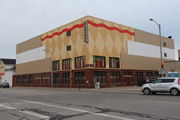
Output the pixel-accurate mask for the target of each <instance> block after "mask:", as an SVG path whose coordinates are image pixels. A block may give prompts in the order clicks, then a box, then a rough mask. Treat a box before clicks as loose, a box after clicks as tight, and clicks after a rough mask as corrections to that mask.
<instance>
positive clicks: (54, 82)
mask: <svg viewBox="0 0 180 120" xmlns="http://www.w3.org/2000/svg"><path fill="white" fill-rule="evenodd" d="M59 81H60V79H59V74H53V84H54V85H58V84H59Z"/></svg>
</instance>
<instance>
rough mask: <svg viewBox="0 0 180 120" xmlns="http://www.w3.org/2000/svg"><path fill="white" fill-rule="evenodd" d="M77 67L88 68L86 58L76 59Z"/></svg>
mask: <svg viewBox="0 0 180 120" xmlns="http://www.w3.org/2000/svg"><path fill="white" fill-rule="evenodd" d="M75 67H76V68H84V67H86V60H85V56H81V57H76V58H75Z"/></svg>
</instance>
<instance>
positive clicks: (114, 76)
mask: <svg viewBox="0 0 180 120" xmlns="http://www.w3.org/2000/svg"><path fill="white" fill-rule="evenodd" d="M110 80H111V83H121V77H120V72H119V71H111V72H110Z"/></svg>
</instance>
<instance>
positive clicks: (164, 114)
mask: <svg viewBox="0 0 180 120" xmlns="http://www.w3.org/2000/svg"><path fill="white" fill-rule="evenodd" d="M0 120H180V96H171V95H170V94H157V95H144V94H143V93H141V92H140V88H139V87H119V88H103V89H80V90H79V89H68V88H66V89H59V88H57V89H56V88H53V89H51V88H17V87H16V88H9V89H0Z"/></svg>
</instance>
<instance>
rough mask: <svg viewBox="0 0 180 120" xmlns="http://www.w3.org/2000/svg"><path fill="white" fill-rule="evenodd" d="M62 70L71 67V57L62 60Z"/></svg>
mask: <svg viewBox="0 0 180 120" xmlns="http://www.w3.org/2000/svg"><path fill="white" fill-rule="evenodd" d="M62 66H63V70H65V69H71V58H69V59H63V60H62Z"/></svg>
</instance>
